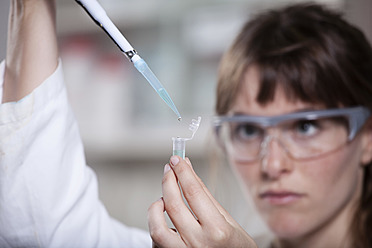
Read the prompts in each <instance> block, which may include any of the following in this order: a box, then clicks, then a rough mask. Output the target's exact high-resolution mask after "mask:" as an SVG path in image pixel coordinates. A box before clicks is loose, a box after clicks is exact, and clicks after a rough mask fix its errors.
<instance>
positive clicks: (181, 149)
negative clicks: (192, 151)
mask: <svg viewBox="0 0 372 248" xmlns="http://www.w3.org/2000/svg"><path fill="white" fill-rule="evenodd" d="M172 140H173V155H178V156H180V157H181V158H183V159H185V148H186V140H187V139H185V138H180V137H173V138H172Z"/></svg>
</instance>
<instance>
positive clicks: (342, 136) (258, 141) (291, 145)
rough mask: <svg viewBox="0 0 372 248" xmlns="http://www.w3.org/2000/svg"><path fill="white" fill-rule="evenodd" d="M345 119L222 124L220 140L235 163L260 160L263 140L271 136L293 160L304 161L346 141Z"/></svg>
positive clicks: (347, 132)
mask: <svg viewBox="0 0 372 248" xmlns="http://www.w3.org/2000/svg"><path fill="white" fill-rule="evenodd" d="M348 134H349V127H348V119H347V118H346V117H330V118H316V119H310V120H307V119H296V120H290V121H284V122H281V123H280V124H279V125H276V126H274V127H268V128H266V127H261V126H260V125H258V124H257V123H249V122H224V123H223V124H222V126H221V130H220V137H221V138H222V139H223V141H224V143H225V146H226V149H227V152H228V153H229V155H230V156H232V158H234V159H235V160H241V161H253V160H256V159H258V158H259V157H260V152H261V145H262V142H263V140H264V139H265V137H267V136H272V137H273V138H274V139H275V140H278V142H280V144H281V145H282V146H283V147H284V150H285V151H286V152H288V153H289V155H290V156H291V157H292V158H295V159H307V158H312V157H316V156H321V155H323V154H325V153H328V152H331V151H333V150H335V149H337V148H339V147H340V146H342V145H344V144H346V143H347V141H348Z"/></svg>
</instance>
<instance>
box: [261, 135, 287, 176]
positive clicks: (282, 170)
mask: <svg viewBox="0 0 372 248" xmlns="http://www.w3.org/2000/svg"><path fill="white" fill-rule="evenodd" d="M292 163H293V161H291V160H290V159H289V157H288V154H287V153H286V151H285V148H284V146H283V145H282V144H281V142H280V140H278V139H277V138H275V137H271V136H268V137H266V138H265V140H264V141H263V144H262V146H261V165H260V166H261V172H262V174H263V176H265V177H267V178H269V179H277V178H279V177H280V176H281V175H283V174H288V173H289V172H291V171H292V169H293V164H292Z"/></svg>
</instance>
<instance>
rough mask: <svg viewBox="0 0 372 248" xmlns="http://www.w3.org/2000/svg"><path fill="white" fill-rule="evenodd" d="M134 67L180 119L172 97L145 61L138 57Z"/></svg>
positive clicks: (179, 118)
mask: <svg viewBox="0 0 372 248" xmlns="http://www.w3.org/2000/svg"><path fill="white" fill-rule="evenodd" d="M134 66H135V67H136V69H137V70H138V71H139V72H140V73H141V74H142V75H143V76H144V77H145V78H146V80H147V82H149V83H150V85H151V86H152V87H153V88H154V90H155V91H156V92H157V93H158V94H159V96H160V97H161V99H163V101H164V102H165V103H166V104H167V105H168V106H169V107H170V108H171V109H172V110H173V112H174V113H175V114H176V115H177V117H178V120H179V121H181V115H180V113H179V112H178V110H177V108H176V105H174V103H173V101H172V99H171V98H170V96H169V94H168V92H167V91H166V90H165V89H164V87H163V85H162V84H161V83H160V81H159V79H158V78H157V77H156V76H155V74H154V73H153V72H152V71H151V69H150V68H149V66H148V65H147V63H146V62H145V61H144V60H143V59H139V60H137V61H136V62H134Z"/></svg>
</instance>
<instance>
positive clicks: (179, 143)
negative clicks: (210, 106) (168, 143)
mask: <svg viewBox="0 0 372 248" xmlns="http://www.w3.org/2000/svg"><path fill="white" fill-rule="evenodd" d="M200 121H201V117H200V116H199V117H198V119H197V120H195V119H192V121H191V124H190V125H189V126H188V128H189V130H190V131H191V132H192V135H191V137H190V138H180V137H172V140H173V155H178V156H180V157H181V158H183V159H185V149H186V141H188V140H192V138H194V135H195V133H196V131H197V130H198V128H199V125H200Z"/></svg>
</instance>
